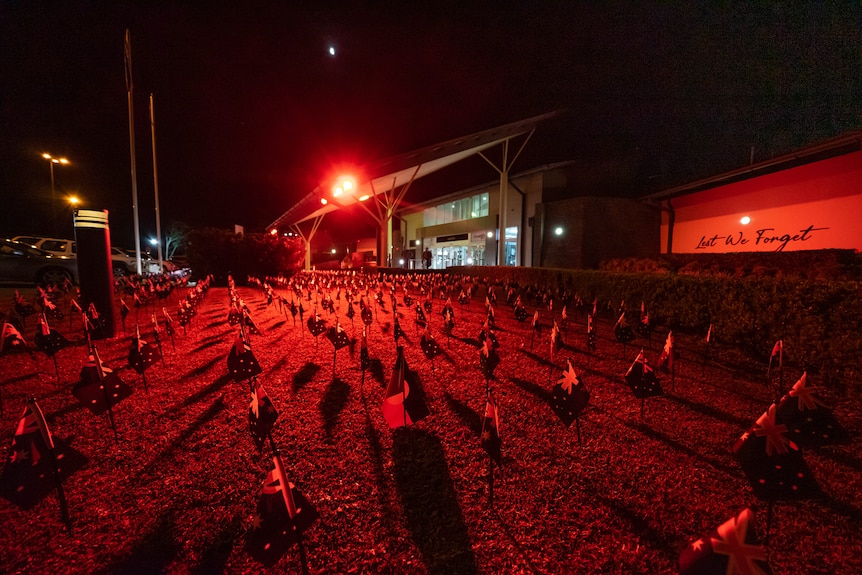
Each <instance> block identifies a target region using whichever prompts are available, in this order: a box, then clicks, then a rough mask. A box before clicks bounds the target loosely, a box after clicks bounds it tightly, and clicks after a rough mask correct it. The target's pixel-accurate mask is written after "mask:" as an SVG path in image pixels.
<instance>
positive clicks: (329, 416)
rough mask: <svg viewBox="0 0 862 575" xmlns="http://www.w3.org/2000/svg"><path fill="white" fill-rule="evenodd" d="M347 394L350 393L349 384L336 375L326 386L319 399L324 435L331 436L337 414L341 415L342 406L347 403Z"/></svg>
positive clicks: (336, 420) (336, 421)
mask: <svg viewBox="0 0 862 575" xmlns="http://www.w3.org/2000/svg"><path fill="white" fill-rule="evenodd" d="M348 395H350V386H349V385H347V383H346V382H344V380H342V379H339V378H337V377H336V378H334V379H333V380H332V381H331V382H330V383H329V387H327V388H326V393H324V394H323V398H322V399H321V400H320V415H322V416H323V429H324V431H325V432H326V437H329V438H331V437H332V429H333V428H334V427H335V425H336V424H337V423H338V416H339V415H341V412H342V410H344V406H345V405H347V396H348Z"/></svg>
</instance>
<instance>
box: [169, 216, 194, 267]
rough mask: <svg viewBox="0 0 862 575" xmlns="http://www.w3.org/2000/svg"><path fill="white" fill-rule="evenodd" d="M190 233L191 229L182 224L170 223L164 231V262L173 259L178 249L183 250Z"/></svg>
mask: <svg viewBox="0 0 862 575" xmlns="http://www.w3.org/2000/svg"><path fill="white" fill-rule="evenodd" d="M190 231H191V228H189V226H188V225H186V224H184V223H183V222H171V225H170V226H168V229H167V230H166V231H165V259H166V260H171V259H173V258H174V255H175V254H176V252H177V250H178V249H180V248H183V249H184V248H185V247H186V246H187V245H188V235H189V232H190Z"/></svg>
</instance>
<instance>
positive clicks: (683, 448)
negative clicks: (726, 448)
mask: <svg viewBox="0 0 862 575" xmlns="http://www.w3.org/2000/svg"><path fill="white" fill-rule="evenodd" d="M622 423H623V425H625V426H626V427H628V428H629V429H633V430H635V431H638V432H640V433H643V434H644V435H646V436H647V437H650V438H652V439H655V440H656V441H661V442H662V443H664V444H666V445H668V446H670V447H672V448H673V449H675V450H677V451H679V452H682V453H685V454H686V455H689V456H691V457H694V458H695V459H697V460H698V461H702V462H704V463H706V464H708V465H709V466H711V467H713V468H715V469H716V470H717V471H722V472H724V473H727V474H728V475H731V476H733V477H742V475H743V474H742V468H741V467H737V466H732V465H727V464H725V463H723V462H721V461H719V460H718V459H714V458H712V457H708V456H706V455H703V454H702V453H699V452H698V451H696V450H694V449H692V448H691V447H688V446H687V445H683V444H682V443H680V442H679V441H676V440H675V439H673V438H671V437H669V436H667V435H665V434H664V433H662V432H660V431H657V430H655V429H653V428H652V427H649V426H648V425H645V424H643V423H635V422H629V421H623V422H622Z"/></svg>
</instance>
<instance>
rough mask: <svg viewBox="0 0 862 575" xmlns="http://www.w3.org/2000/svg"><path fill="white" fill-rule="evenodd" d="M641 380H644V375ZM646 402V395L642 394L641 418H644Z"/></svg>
mask: <svg viewBox="0 0 862 575" xmlns="http://www.w3.org/2000/svg"><path fill="white" fill-rule="evenodd" d="M641 381H643V377H641ZM644 403H646V396H641V420H643V418H644Z"/></svg>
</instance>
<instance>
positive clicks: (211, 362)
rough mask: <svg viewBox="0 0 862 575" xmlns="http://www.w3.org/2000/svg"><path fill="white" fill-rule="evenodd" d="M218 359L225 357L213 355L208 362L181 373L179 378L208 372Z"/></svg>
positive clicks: (197, 375)
mask: <svg viewBox="0 0 862 575" xmlns="http://www.w3.org/2000/svg"><path fill="white" fill-rule="evenodd" d="M220 361H225V359H224V358H223V357H214V358H212V359H211V360H209V361H208V362H206V363H205V364H203V365H199V366H198V367H196V368H194V369H193V370H191V371H189V372H187V373H185V374H183V376H182V378H181V379H189V378H191V377H200V376H202V375H203V374H205V373H206V372H208V371H209V370H210V369H211V368H212V367H213V366H214V365H215V364H217V363H218V362H220Z"/></svg>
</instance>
